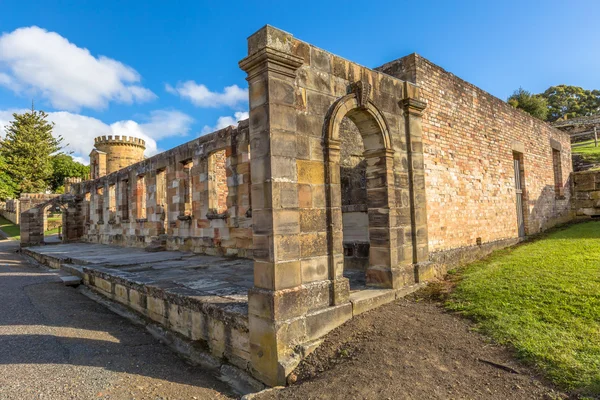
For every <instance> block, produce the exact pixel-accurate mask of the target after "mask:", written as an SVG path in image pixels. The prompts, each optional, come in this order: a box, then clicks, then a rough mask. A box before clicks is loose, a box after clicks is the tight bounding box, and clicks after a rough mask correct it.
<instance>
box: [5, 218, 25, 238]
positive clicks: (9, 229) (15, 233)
mask: <svg viewBox="0 0 600 400" xmlns="http://www.w3.org/2000/svg"><path fill="white" fill-rule="evenodd" d="M0 229H1V230H2V232H4V233H6V235H8V238H9V239H12V240H21V237H20V236H19V235H20V234H21V229H20V228H19V225H15V224H13V223H12V222H10V221H9V220H7V219H6V218H4V217H1V216H0Z"/></svg>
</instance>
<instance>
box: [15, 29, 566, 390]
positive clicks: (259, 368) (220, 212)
mask: <svg viewBox="0 0 600 400" xmlns="http://www.w3.org/2000/svg"><path fill="white" fill-rule="evenodd" d="M239 66H240V68H241V69H242V70H244V71H245V72H246V73H247V81H248V86H249V114H250V117H249V119H248V120H245V121H240V122H239V123H238V124H237V126H232V127H228V128H225V129H222V130H219V131H217V132H214V133H211V134H208V135H204V136H201V137H199V138H197V139H194V140H192V141H190V142H188V143H185V144H183V145H181V146H178V147H176V148H174V149H171V150H168V151H166V152H164V153H161V154H158V155H155V156H153V157H149V158H146V159H143V160H139V161H138V162H136V163H134V164H132V165H129V166H127V167H125V168H121V169H118V170H115V171H108V170H107V171H106V175H104V176H97V177H96V178H95V179H93V180H89V181H86V182H82V183H75V184H73V185H72V186H71V193H70V195H69V196H73V197H69V198H66V197H65V198H63V199H62V200H61V201H63V202H66V203H68V204H69V207H70V209H71V211H70V212H69V213H67V214H66V215H70V216H72V218H74V221H75V223H73V224H71V225H70V226H71V227H70V228H69V232H75V234H78V235H79V236H78V237H77V238H76V239H79V240H82V241H86V242H90V243H101V244H115V245H120V246H130V247H142V248H146V249H148V250H156V249H168V250H181V251H193V252H195V253H202V254H208V255H219V256H222V255H225V256H237V257H242V258H248V259H251V260H252V263H253V287H252V288H251V289H250V290H249V291H248V295H247V317H246V318H247V320H245V322H244V323H247V327H248V328H247V329H248V331H247V347H248V350H247V351H248V352H249V356H248V357H249V359H248V360H247V361H248V370H249V371H250V372H251V373H252V374H253V375H254V376H255V377H257V378H258V379H260V380H261V381H262V382H265V383H267V384H268V385H278V384H284V383H285V382H286V378H287V377H288V375H289V374H290V373H291V371H292V370H293V369H294V367H295V366H296V365H297V364H298V362H299V361H300V360H301V359H302V357H304V356H306V354H308V352H310V351H311V349H314V348H315V347H316V346H317V345H318V343H319V339H320V338H321V337H322V336H323V335H325V334H326V333H327V332H329V331H330V330H332V329H334V328H335V327H337V326H339V325H340V324H342V323H344V322H345V321H347V320H348V319H350V318H352V316H353V315H356V314H358V313H360V312H362V311H364V310H367V309H369V308H372V307H374V306H376V305H378V304H381V303H382V302H386V301H391V300H393V299H394V298H395V296H396V293H399V292H401V291H402V290H405V289H406V288H410V287H414V285H415V284H418V283H422V282H424V281H427V280H429V279H431V278H433V277H434V276H436V275H438V274H440V273H441V272H443V271H444V265H445V264H453V263H454V262H455V261H456V260H463V261H464V260H465V259H466V258H467V256H469V257H478V256H481V255H483V254H484V253H485V252H487V251H488V250H490V249H492V248H495V247H500V246H503V245H506V244H510V243H514V242H515V241H517V240H520V239H519V231H518V226H517V212H518V209H517V207H516V204H517V203H516V202H517V200H516V197H515V193H516V188H515V182H516V178H517V176H518V177H522V178H523V181H524V182H525V184H526V186H525V187H524V190H523V201H524V203H523V204H524V206H523V207H522V211H523V213H524V217H525V233H526V234H532V233H535V232H539V231H541V230H543V229H546V228H548V227H549V226H552V225H553V224H555V223H557V222H560V221H562V220H567V219H569V218H570V217H571V212H570V196H571V189H570V186H569V185H570V181H569V174H570V172H571V169H570V166H569V165H570V164H569V162H568V158H569V157H570V151H569V148H568V136H567V135H566V134H564V133H561V132H559V131H557V130H554V129H552V128H551V127H549V126H548V125H546V124H544V123H542V122H536V121H533V120H532V118H530V117H528V116H525V115H524V114H522V113H520V112H519V111H517V110H513V109H510V107H509V106H507V105H506V104H505V103H503V102H502V101H500V100H498V99H495V98H493V97H492V96H490V95H488V94H486V93H484V92H483V91H481V90H480V89H477V88H475V87H474V86H472V85H470V84H467V83H466V82H464V81H461V80H459V79H457V78H456V77H454V76H453V75H451V74H449V73H447V72H445V71H443V70H442V69H441V68H439V67H437V66H435V65H433V64H431V63H430V62H428V61H427V60H424V59H421V58H420V57H418V56H416V55H411V56H408V57H406V58H404V59H401V60H397V61H395V62H392V63H390V64H386V65H384V66H383V67H381V68H380V69H379V70H373V69H369V68H366V67H363V66H360V65H358V64H355V63H353V62H350V61H348V60H345V59H343V58H340V57H338V56H335V55H333V54H331V53H328V52H326V51H324V50H321V49H319V48H317V47H314V46H312V45H310V44H308V43H305V42H302V41H300V40H297V39H295V38H294V37H293V36H292V35H290V34H288V33H286V32H283V31H281V30H278V29H275V28H273V27H271V26H265V27H264V28H262V29H260V30H259V31H258V32H256V33H255V34H253V35H252V36H250V37H249V38H248V56H247V57H246V58H244V59H243V60H242V61H240V63H239ZM440 93H442V94H440ZM556 152H558V154H557V153H556ZM93 154H94V153H93ZM92 157H98V159H100V158H102V157H104V156H102V154H101V153H100V152H97V154H94V155H93V156H92ZM516 161H519V162H520V164H518V163H517V162H516ZM556 162H560V163H561V165H562V168H559V169H557V168H555V165H554V164H555V163H556ZM515 165H520V167H519V171H518V172H517V173H518V174H519V175H515V170H514V168H515V167H514V166H515ZM98 171H99V170H98ZM555 171H560V173H558V176H559V177H560V178H562V179H559V181H560V182H559V183H560V184H558V183H557V182H556V180H557V174H555ZM98 174H99V175H101V174H100V172H99V173H98ZM32 215H33V214H32ZM32 218H33V217H31V218H30V219H29V220H28V221H29V222H28V223H29V224H30V225H29V226H30V227H31V226H34V225H35V224H34V222H33V220H32ZM73 238H74V236H72V235H71V234H69V235H67V240H73ZM39 242H40V240H39V235H37V236H36V234H35V232H33V233H32V234H29V235H25V236H22V243H23V244H24V245H30V244H36V243H39ZM349 272H352V273H351V274H350V273H349ZM356 276H360V277H361V282H360V283H361V285H360V288H361V289H364V288H366V287H369V288H371V289H373V288H377V289H380V290H378V291H371V293H378V296H379V297H378V298H377V300H374V298H369V299H368V304H369V305H368V306H365V303H364V302H362V303H361V300H360V299H363V300H364V292H366V291H363V292H362V293H363V294H361V292H360V291H358V290H356V289H357V288H358V286H354V287H353V288H351V284H350V279H349V278H352V277H356ZM353 282H354V281H353ZM111 290H112V289H111ZM111 293H112V292H111ZM361 296H362V297H361ZM245 351H246V350H245Z"/></svg>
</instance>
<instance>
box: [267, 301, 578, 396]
mask: <svg viewBox="0 0 600 400" xmlns="http://www.w3.org/2000/svg"><path fill="white" fill-rule="evenodd" d="M296 375H297V378H298V381H297V383H296V384H295V385H293V386H289V387H287V388H285V389H281V390H276V391H270V392H268V393H263V394H261V395H259V396H257V398H258V399H260V400H267V399H503V400H504V399H561V398H567V396H566V395H564V394H562V393H560V392H558V391H556V390H554V389H553V388H552V387H551V386H550V385H549V384H547V383H544V382H542V381H541V380H539V379H538V378H536V377H535V374H534V373H533V372H532V371H531V370H530V369H528V368H526V367H525V366H523V365H521V364H519V363H518V362H516V361H515V359H514V357H512V356H511V353H510V351H509V350H507V349H506V348H503V347H500V346H497V345H494V344H492V343H490V342H489V341H487V340H486V339H485V338H484V337H483V336H482V335H480V334H478V333H476V332H474V331H473V330H472V325H471V324H470V323H469V322H468V321H466V320H464V319H463V318H461V317H459V316H457V315H453V314H451V313H448V312H446V311H445V310H444V309H443V308H442V307H441V306H440V305H439V304H438V303H435V302H434V301H431V300H424V299H418V298H415V297H411V298H407V299H401V300H397V301H395V302H394V303H391V304H389V305H386V306H383V307H380V308H379V309H377V310H374V311H371V312H368V313H366V314H362V315H360V316H358V317H356V318H353V319H352V320H350V321H349V322H348V323H346V324H345V325H343V326H341V327H340V328H338V329H336V330H334V331H333V332H331V333H330V334H329V335H327V337H326V338H325V342H324V343H323V345H322V346H320V347H319V348H318V349H317V350H316V351H315V352H314V353H313V354H311V355H310V356H309V357H308V358H307V359H306V360H305V361H303V362H302V363H301V364H300V365H299V366H298V368H297V369H296Z"/></svg>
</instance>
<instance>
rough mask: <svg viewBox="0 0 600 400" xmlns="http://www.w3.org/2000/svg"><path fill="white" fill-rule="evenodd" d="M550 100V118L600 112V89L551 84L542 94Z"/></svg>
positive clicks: (580, 115) (554, 119)
mask: <svg viewBox="0 0 600 400" xmlns="http://www.w3.org/2000/svg"><path fill="white" fill-rule="evenodd" d="M541 95H542V96H543V97H544V98H545V99H546V100H547V102H548V109H549V114H548V120H549V121H556V120H557V119H559V118H563V117H567V118H574V117H584V116H588V115H596V114H598V113H599V112H600V91H599V90H586V89H583V88H580V87H578V86H567V85H558V86H551V87H550V88H548V90H546V91H545V92H544V93H542V94H541Z"/></svg>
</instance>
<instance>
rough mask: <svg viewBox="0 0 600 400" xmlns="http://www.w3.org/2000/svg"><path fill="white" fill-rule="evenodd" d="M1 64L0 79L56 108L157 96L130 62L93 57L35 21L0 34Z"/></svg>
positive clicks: (103, 105)
mask: <svg viewBox="0 0 600 400" xmlns="http://www.w3.org/2000/svg"><path fill="white" fill-rule="evenodd" d="M0 69H2V71H0V85H3V86H6V87H8V88H9V89H11V90H13V91H15V92H17V93H20V94H27V95H33V96H41V97H43V98H46V99H48V100H49V101H50V103H51V104H52V106H53V107H55V108H58V109H64V110H70V111H77V110H79V109H80V108H82V107H88V108H93V109H103V108H106V106H107V105H108V103H109V102H111V101H117V102H121V103H133V102H143V101H148V100H152V99H153V98H155V97H156V95H155V94H154V93H152V92H151V91H150V90H149V89H146V88H144V87H142V86H140V85H139V82H140V80H141V77H140V75H139V74H138V73H137V71H135V70H134V69H133V68H131V67H129V66H127V65H125V64H123V63H121V62H119V61H116V60H113V59H111V58H108V57H105V56H98V57H95V56H93V55H92V54H91V53H90V51H89V50H88V49H85V48H81V47H77V46H76V45H75V44H73V43H71V42H69V41H68V40H67V39H65V38H64V37H62V36H60V35H59V34H58V33H55V32H48V31H46V30H44V29H41V28H38V27H37V26H31V27H27V28H19V29H16V30H14V31H13V32H10V33H4V34H2V36H0Z"/></svg>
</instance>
